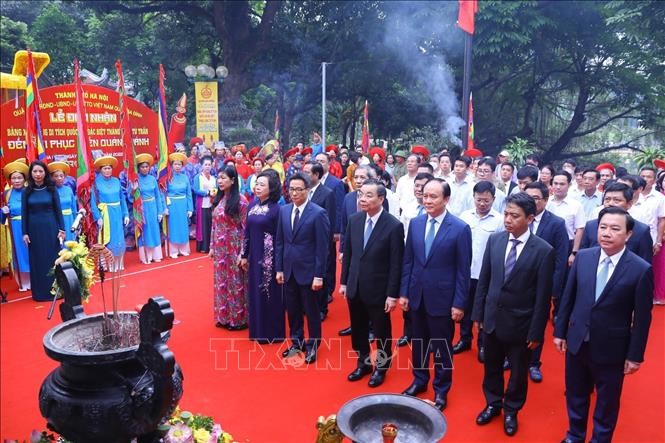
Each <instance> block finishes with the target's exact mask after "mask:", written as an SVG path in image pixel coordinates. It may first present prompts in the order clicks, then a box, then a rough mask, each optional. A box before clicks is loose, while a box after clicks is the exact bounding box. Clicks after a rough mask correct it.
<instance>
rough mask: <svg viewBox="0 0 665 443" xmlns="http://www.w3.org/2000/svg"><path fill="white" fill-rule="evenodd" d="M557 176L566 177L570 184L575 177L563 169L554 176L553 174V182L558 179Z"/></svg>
mask: <svg viewBox="0 0 665 443" xmlns="http://www.w3.org/2000/svg"><path fill="white" fill-rule="evenodd" d="M557 175H563V176H564V177H566V180H568V183H570V182H571V181H573V176H572V175H570V172H568V171H564V170H563V169H561V170H559V171H556V172H555V173H554V174H552V180H554V177H556V176H557Z"/></svg>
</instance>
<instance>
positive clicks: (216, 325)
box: [215, 321, 229, 329]
mask: <svg viewBox="0 0 665 443" xmlns="http://www.w3.org/2000/svg"><path fill="white" fill-rule="evenodd" d="M215 327H216V328H225V329H228V328H229V325H227V324H226V323H222V322H220V321H218V322H217V323H215Z"/></svg>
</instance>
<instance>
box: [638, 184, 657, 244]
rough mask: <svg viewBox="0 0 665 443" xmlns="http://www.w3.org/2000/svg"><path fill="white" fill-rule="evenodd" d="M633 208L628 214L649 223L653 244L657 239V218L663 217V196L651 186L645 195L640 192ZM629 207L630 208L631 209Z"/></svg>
mask: <svg viewBox="0 0 665 443" xmlns="http://www.w3.org/2000/svg"><path fill="white" fill-rule="evenodd" d="M633 208H635V209H634V210H632V211H630V214H631V215H632V216H633V217H635V218H636V219H637V220H639V221H641V222H642V223H645V224H647V225H649V229H650V231H651V239H652V240H653V242H654V244H655V243H657V239H658V220H659V219H661V218H663V217H665V196H663V194H661V193H660V192H658V191H656V188H651V192H649V193H648V194H647V195H644V194H640V198H639V199H638V200H637V203H635V205H634V206H633ZM633 208H631V209H633Z"/></svg>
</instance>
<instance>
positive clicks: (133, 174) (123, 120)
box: [115, 60, 143, 241]
mask: <svg viewBox="0 0 665 443" xmlns="http://www.w3.org/2000/svg"><path fill="white" fill-rule="evenodd" d="M115 69H116V71H117V72H118V98H119V101H120V103H119V107H120V138H121V139H122V145H123V148H124V153H123V154H124V157H125V173H126V174H127V185H128V187H129V189H128V191H129V193H130V194H131V195H132V220H133V221H134V237H135V238H136V240H137V241H138V238H139V237H140V236H141V232H143V200H141V190H140V189H139V176H138V172H137V170H136V158H135V155H136V151H135V150H134V141H133V140H132V129H131V127H130V126H129V112H128V110H127V103H126V102H125V77H124V76H123V75H122V65H121V64H120V60H117V61H116V62H115Z"/></svg>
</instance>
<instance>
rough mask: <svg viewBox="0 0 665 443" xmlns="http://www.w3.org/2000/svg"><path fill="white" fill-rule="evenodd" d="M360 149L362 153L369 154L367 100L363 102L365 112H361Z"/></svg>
mask: <svg viewBox="0 0 665 443" xmlns="http://www.w3.org/2000/svg"><path fill="white" fill-rule="evenodd" d="M362 147H363V152H365V153H367V152H369V112H368V110H367V100H365V110H364V111H363V135H362Z"/></svg>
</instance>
